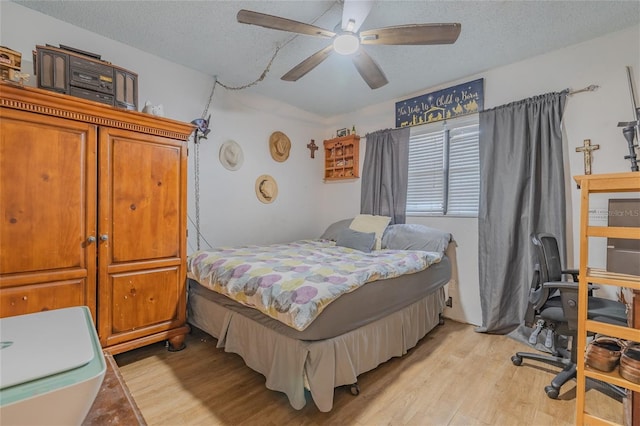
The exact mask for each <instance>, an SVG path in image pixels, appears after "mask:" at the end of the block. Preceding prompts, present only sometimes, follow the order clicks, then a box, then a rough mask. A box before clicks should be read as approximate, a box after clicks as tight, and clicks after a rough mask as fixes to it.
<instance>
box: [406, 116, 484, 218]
mask: <svg viewBox="0 0 640 426" xmlns="http://www.w3.org/2000/svg"><path fill="white" fill-rule="evenodd" d="M478 134H479V130H478V114H473V115H469V116H464V117H460V118H456V119H453V120H447V121H442V122H437V123H432V124H425V125H422V126H415V127H412V128H411V136H410V137H409V182H408V187H407V214H408V215H413V216H419V215H445V216H474V217H475V216H477V215H478V194H479V190H480V160H479V157H478Z"/></svg>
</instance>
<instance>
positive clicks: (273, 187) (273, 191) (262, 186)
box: [256, 175, 278, 204]
mask: <svg viewBox="0 0 640 426" xmlns="http://www.w3.org/2000/svg"><path fill="white" fill-rule="evenodd" d="M256 196H257V197H258V200H260V201H262V202H263V203H265V204H269V203H272V202H273V201H274V200H275V199H276V197H277V196H278V184H277V183H276V181H275V180H274V179H273V178H272V177H271V176H269V175H262V176H260V177H258V179H256Z"/></svg>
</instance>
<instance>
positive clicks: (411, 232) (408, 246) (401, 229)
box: [382, 224, 453, 254]
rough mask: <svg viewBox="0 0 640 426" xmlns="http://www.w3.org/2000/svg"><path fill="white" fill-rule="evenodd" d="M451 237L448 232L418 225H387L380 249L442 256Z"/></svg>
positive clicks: (451, 239)
mask: <svg viewBox="0 0 640 426" xmlns="http://www.w3.org/2000/svg"><path fill="white" fill-rule="evenodd" d="M451 241H453V236H452V235H451V233H449V232H444V231H441V230H439V229H435V228H430V227H428V226H424V225H419V224H397V225H389V226H387V229H386V230H385V232H384V235H383V236H382V248H386V249H391V250H424V251H435V252H438V253H442V254H444V252H445V251H446V250H447V246H448V245H449V243H450V242H451Z"/></svg>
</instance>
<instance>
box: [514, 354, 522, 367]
mask: <svg viewBox="0 0 640 426" xmlns="http://www.w3.org/2000/svg"><path fill="white" fill-rule="evenodd" d="M511 362H512V363H513V365H518V366H520V365H522V357H519V356H518V355H514V356H512V357H511Z"/></svg>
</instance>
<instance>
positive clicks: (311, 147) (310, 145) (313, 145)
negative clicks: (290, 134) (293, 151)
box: [307, 139, 318, 158]
mask: <svg viewBox="0 0 640 426" xmlns="http://www.w3.org/2000/svg"><path fill="white" fill-rule="evenodd" d="M307 148H309V151H311V158H316V157H315V153H316V151H317V150H318V145H316V142H315V141H314V140H313V139H311V142H310V143H308V144H307Z"/></svg>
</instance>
